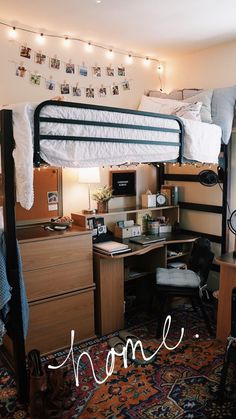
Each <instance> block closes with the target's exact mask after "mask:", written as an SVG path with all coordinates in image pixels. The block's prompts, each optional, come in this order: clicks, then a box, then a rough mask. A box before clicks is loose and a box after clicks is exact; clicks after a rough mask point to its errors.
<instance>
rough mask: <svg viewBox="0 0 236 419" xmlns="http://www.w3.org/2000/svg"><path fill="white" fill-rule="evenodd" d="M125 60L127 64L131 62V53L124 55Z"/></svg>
mask: <svg viewBox="0 0 236 419" xmlns="http://www.w3.org/2000/svg"><path fill="white" fill-rule="evenodd" d="M126 62H127V64H132V62H133V57H132V55H131V54H129V55H128V56H127V57H126Z"/></svg>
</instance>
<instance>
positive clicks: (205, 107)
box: [185, 90, 213, 124]
mask: <svg viewBox="0 0 236 419" xmlns="http://www.w3.org/2000/svg"><path fill="white" fill-rule="evenodd" d="M212 94H213V90H202V91H200V92H199V93H197V94H195V95H194V96H191V97H188V98H187V99H185V101H186V102H189V103H194V102H202V107H201V111H200V115H201V120H202V122H208V123H209V124H211V123H212V118H211V100H212Z"/></svg>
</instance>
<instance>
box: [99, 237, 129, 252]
mask: <svg viewBox="0 0 236 419" xmlns="http://www.w3.org/2000/svg"><path fill="white" fill-rule="evenodd" d="M93 248H94V250H97V251H98V252H101V253H104V254H106V255H116V254H118V253H123V252H129V251H130V250H131V249H130V248H129V246H128V245H127V244H123V243H119V242H115V241H112V240H111V241H107V242H103V243H95V244H94V245H93Z"/></svg>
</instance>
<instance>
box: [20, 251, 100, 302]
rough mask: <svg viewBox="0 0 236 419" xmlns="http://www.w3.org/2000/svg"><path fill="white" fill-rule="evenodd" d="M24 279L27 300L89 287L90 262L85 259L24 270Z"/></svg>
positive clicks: (90, 275) (90, 282)
mask: <svg viewBox="0 0 236 419" xmlns="http://www.w3.org/2000/svg"><path fill="white" fill-rule="evenodd" d="M24 280H25V286H26V293H27V298H28V300H29V301H30V300H38V299H41V298H47V297H52V296H54V295H55V294H63V293H65V292H70V291H75V290H78V289H79V288H86V287H91V286H92V284H93V272H92V263H91V262H90V260H86V259H85V260H83V262H72V263H65V264H64V265H58V266H52V267H49V268H42V269H37V270H34V271H25V272H24Z"/></svg>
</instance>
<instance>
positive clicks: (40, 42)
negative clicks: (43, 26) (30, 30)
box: [36, 32, 45, 45]
mask: <svg viewBox="0 0 236 419" xmlns="http://www.w3.org/2000/svg"><path fill="white" fill-rule="evenodd" d="M36 40H37V43H38V44H39V45H42V44H44V41H45V38H44V35H43V33H42V32H41V33H39V34H38V35H37V37H36Z"/></svg>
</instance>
